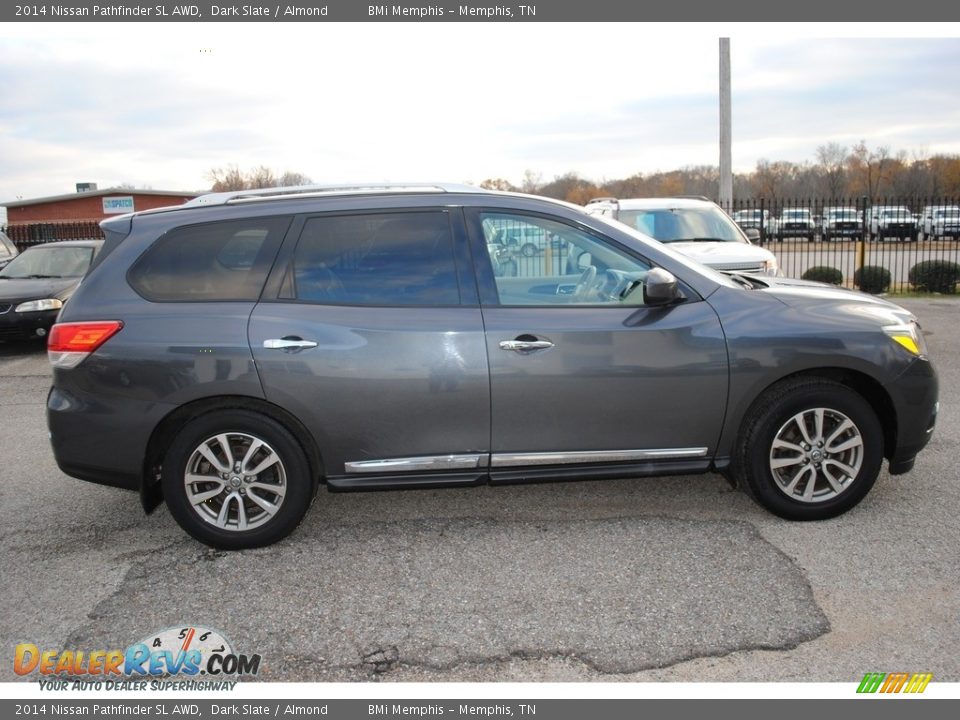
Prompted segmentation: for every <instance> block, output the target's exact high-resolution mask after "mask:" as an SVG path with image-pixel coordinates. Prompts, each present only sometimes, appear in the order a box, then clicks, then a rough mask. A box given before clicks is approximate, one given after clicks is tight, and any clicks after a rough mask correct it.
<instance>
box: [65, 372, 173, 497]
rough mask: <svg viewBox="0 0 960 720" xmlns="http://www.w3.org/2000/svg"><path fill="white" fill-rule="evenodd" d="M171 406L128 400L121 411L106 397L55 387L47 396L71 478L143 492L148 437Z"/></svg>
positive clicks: (66, 470) (66, 467)
mask: <svg viewBox="0 0 960 720" xmlns="http://www.w3.org/2000/svg"><path fill="white" fill-rule="evenodd" d="M171 409H172V407H170V406H168V405H163V404H160V403H155V402H144V401H135V400H132V399H130V398H126V399H125V400H124V403H123V409H122V411H121V410H120V409H119V408H116V407H111V406H110V405H109V404H107V403H106V402H104V399H103V398H102V397H98V396H96V395H93V394H86V393H83V392H82V391H79V390H67V389H62V388H58V387H57V386H54V387H52V388H50V392H49V394H48V395H47V428H48V429H49V431H50V444H51V446H52V448H53V456H54V458H55V459H56V461H57V465H58V466H59V467H60V469H61V470H62V471H63V472H65V473H66V474H67V475H70V476H71V477H75V478H77V479H79V480H86V481H87V482H93V483H97V484H99V485H110V486H111V487H119V488H126V489H128V490H139V489H140V486H141V483H142V478H143V472H144V469H143V468H144V456H145V454H146V450H147V444H148V443H149V441H150V436H151V434H152V432H153V429H154V428H155V427H156V426H157V424H158V423H159V422H160V420H161V419H162V418H163V417H164V416H165V415H166V414H167V413H168V412H170V410H171Z"/></svg>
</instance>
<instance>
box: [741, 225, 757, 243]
mask: <svg viewBox="0 0 960 720" xmlns="http://www.w3.org/2000/svg"><path fill="white" fill-rule="evenodd" d="M743 234H744V235H746V236H747V240H749V241H750V242H752V243H756V242H760V231H759V230H757V228H747V229H746V230H744V231H743Z"/></svg>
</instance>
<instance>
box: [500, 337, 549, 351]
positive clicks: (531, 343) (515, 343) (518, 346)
mask: <svg viewBox="0 0 960 720" xmlns="http://www.w3.org/2000/svg"><path fill="white" fill-rule="evenodd" d="M552 347H553V343H552V342H550V341H549V340H501V341H500V349H501V350H513V351H514V352H530V351H532V350H546V349H547V348H552Z"/></svg>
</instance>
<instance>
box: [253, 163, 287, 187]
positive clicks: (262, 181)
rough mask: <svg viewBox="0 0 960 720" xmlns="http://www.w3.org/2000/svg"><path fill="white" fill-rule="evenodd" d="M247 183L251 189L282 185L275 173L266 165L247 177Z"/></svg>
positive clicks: (254, 170)
mask: <svg viewBox="0 0 960 720" xmlns="http://www.w3.org/2000/svg"><path fill="white" fill-rule="evenodd" d="M247 182H248V183H249V187H251V188H271V187H277V186H278V185H279V184H280V183H278V182H277V178H276V176H275V175H274V174H273V171H272V170H271V169H270V168H268V167H266V166H265V165H261V166H260V167H258V168H255V169H253V170H252V171H251V172H250V174H249V175H248V176H247Z"/></svg>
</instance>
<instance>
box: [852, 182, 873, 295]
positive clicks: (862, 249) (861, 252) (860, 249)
mask: <svg viewBox="0 0 960 720" xmlns="http://www.w3.org/2000/svg"><path fill="white" fill-rule="evenodd" d="M857 205H858V206H859V207H858V210H859V211H860V212H862V213H863V229H862V232H861V233H860V241H859V242H858V243H857V258H856V261H855V262H854V263H853V277H854V286H856V284H857V283H856V277H857V271H859V270H860V269H862V268H863V266H864V265H866V264H867V238H868V237H869V232H870V229H869V224H870V218H869V217H868V216H867V198H866V197H861V198H860V199H859V200H858V201H857Z"/></svg>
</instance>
